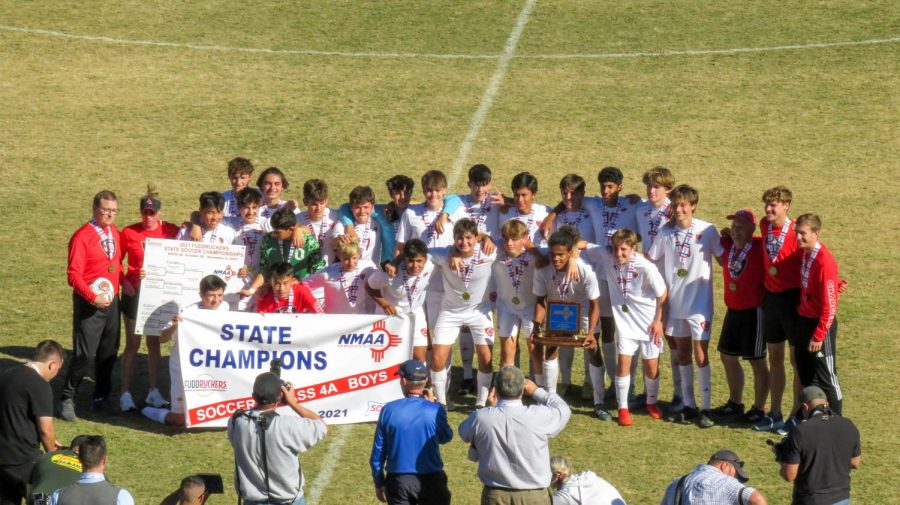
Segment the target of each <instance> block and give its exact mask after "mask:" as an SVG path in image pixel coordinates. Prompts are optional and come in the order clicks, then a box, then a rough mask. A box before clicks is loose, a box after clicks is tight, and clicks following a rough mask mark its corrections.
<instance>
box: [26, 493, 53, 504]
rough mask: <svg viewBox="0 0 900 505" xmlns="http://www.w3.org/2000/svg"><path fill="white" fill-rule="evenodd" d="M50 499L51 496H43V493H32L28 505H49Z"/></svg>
mask: <svg viewBox="0 0 900 505" xmlns="http://www.w3.org/2000/svg"><path fill="white" fill-rule="evenodd" d="M51 498H52V497H51V496H48V495H45V494H44V493H34V495H33V496H32V497H31V501H30V502H29V503H31V504H33V505H50V499H51Z"/></svg>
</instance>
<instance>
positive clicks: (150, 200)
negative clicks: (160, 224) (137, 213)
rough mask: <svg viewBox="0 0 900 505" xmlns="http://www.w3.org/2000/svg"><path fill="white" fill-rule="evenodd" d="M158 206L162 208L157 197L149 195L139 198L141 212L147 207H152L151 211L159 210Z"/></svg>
mask: <svg viewBox="0 0 900 505" xmlns="http://www.w3.org/2000/svg"><path fill="white" fill-rule="evenodd" d="M160 208H162V202H160V201H159V198H156V197H153V196H149V195H147V196H144V197H143V198H141V212H144V211H145V210H147V209H153V212H159V209H160Z"/></svg>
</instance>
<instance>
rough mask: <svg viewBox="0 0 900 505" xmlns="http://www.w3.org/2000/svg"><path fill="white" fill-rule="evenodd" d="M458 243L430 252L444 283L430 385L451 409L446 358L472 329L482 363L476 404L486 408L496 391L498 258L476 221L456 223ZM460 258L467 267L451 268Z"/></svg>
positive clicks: (479, 367)
mask: <svg viewBox="0 0 900 505" xmlns="http://www.w3.org/2000/svg"><path fill="white" fill-rule="evenodd" d="M453 241H454V245H453V246H452V247H447V248H438V249H431V250H430V251H431V254H432V261H434V264H435V266H437V267H438V268H440V270H441V275H442V279H443V282H444V298H443V300H442V301H441V310H440V313H439V314H438V318H437V322H436V323H435V324H434V335H433V337H434V338H433V341H432V346H431V347H432V351H431V363H430V366H431V383H432V385H433V386H434V395H435V398H436V399H437V401H438V402H439V403H441V404H444V405H446V404H447V386H448V382H449V378H448V374H447V373H448V370H447V368H446V363H447V358H448V357H449V355H450V349H451V348H452V346H453V343H454V342H455V341H456V337H457V336H458V335H459V331H460V329H461V328H462V327H463V326H468V327H469V330H470V331H471V332H472V338H473V340H474V342H475V353H476V355H477V357H478V374H477V375H476V384H477V387H478V393H477V396H476V400H475V403H476V405H481V406H483V405H484V404H485V402H486V401H487V395H488V390H489V389H490V385H491V359H492V348H493V346H494V321H493V314H492V307H491V301H490V298H489V296H488V286H489V285H490V283H491V272H492V269H491V264H492V263H493V262H494V260H495V259H496V257H497V253H496V251H491V252H490V253H488V252H486V248H484V247H482V244H481V243H480V242H479V233H478V225H477V224H475V222H474V221H472V220H471V219H460V220H459V221H457V222H456V224H455V225H454V226H453ZM457 257H458V258H459V259H460V260H461V262H462V266H461V267H460V268H459V269H456V268H453V267H451V260H452V259H454V258H457Z"/></svg>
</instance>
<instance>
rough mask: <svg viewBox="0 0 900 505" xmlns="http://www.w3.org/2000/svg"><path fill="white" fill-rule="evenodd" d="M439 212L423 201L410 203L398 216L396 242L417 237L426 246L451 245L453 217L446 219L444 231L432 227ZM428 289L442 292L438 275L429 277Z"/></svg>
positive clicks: (433, 291)
mask: <svg viewBox="0 0 900 505" xmlns="http://www.w3.org/2000/svg"><path fill="white" fill-rule="evenodd" d="M440 214H441V211H440V210H428V208H426V207H425V204H424V203H417V204H415V205H410V206H409V207H407V208H406V210H404V211H403V214H402V215H401V216H400V226H399V227H398V228H397V242H398V243H404V244H405V243H407V242H409V241H410V240H412V239H414V238H417V239H419V240H421V241H422V242H425V246H426V247H447V246H451V245H453V223H454V222H455V221H454V220H453V218H450V219H448V220H447V223H446V226H444V233H438V232H437V230H435V229H434V222H435V220H436V219H437V217H438V216H439V215H440ZM428 282H429V284H428V291H430V292H432V293H443V291H444V288H443V282H442V281H441V276H440V275H435V276H432V277H431V278H430V279H429V281H428Z"/></svg>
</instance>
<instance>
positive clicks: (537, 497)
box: [481, 486, 551, 505]
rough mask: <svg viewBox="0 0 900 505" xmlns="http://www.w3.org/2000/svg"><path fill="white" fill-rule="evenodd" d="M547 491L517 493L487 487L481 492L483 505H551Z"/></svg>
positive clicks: (531, 490)
mask: <svg viewBox="0 0 900 505" xmlns="http://www.w3.org/2000/svg"><path fill="white" fill-rule="evenodd" d="M550 502H551V499H550V492H549V491H547V490H546V489H529V490H527V491H515V490H511V489H500V488H496V487H487V486H485V487H484V488H483V489H482V490H481V505H550Z"/></svg>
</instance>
